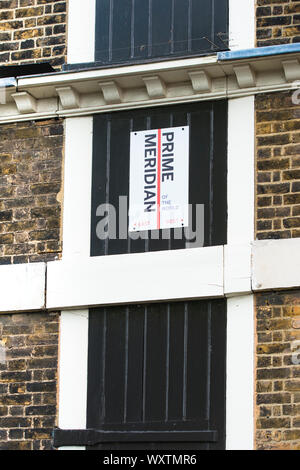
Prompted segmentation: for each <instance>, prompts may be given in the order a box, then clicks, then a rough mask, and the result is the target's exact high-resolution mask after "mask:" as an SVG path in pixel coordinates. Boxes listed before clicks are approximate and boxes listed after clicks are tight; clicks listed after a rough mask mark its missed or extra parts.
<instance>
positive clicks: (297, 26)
mask: <svg viewBox="0 0 300 470" xmlns="http://www.w3.org/2000/svg"><path fill="white" fill-rule="evenodd" d="M256 24H257V29H256V40H257V46H273V45H275V44H290V43H293V42H299V41H300V1H295V0H257V1H256Z"/></svg>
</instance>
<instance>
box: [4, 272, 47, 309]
mask: <svg viewBox="0 0 300 470" xmlns="http://www.w3.org/2000/svg"><path fill="white" fill-rule="evenodd" d="M45 271H46V264H45V263H27V264H12V265H8V266H6V265H2V266H0V312H24V311H32V310H40V309H43V308H44V307H45Z"/></svg>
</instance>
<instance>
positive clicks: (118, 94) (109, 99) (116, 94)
mask: <svg viewBox="0 0 300 470" xmlns="http://www.w3.org/2000/svg"><path fill="white" fill-rule="evenodd" d="M99 86H100V88H101V90H102V93H103V96H104V100H105V102H106V103H108V104H116V103H121V101H122V99H123V93H122V90H121V88H120V87H119V86H118V85H117V83H115V82H114V81H111V82H100V83H99Z"/></svg>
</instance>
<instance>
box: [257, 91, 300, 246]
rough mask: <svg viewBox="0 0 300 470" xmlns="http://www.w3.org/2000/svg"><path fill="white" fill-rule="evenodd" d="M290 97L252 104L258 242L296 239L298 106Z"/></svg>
mask: <svg viewBox="0 0 300 470" xmlns="http://www.w3.org/2000/svg"><path fill="white" fill-rule="evenodd" d="M292 93H293V92H291V91H287V92H282V93H271V94H266V95H264V94H262V95H258V96H257V97H256V100H255V103H256V122H257V126H256V129H257V130H256V133H257V147H256V155H257V172H256V175H257V199H256V200H257V221H256V237H257V238H258V239H271V238H293V237H299V236H300V105H294V104H293V103H292Z"/></svg>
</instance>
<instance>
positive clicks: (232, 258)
mask: <svg viewBox="0 0 300 470" xmlns="http://www.w3.org/2000/svg"><path fill="white" fill-rule="evenodd" d="M79 2H80V0H70V5H69V15H70V16H69V20H71V21H69V23H71V24H69V33H68V49H69V53H68V54H69V56H68V60H69V63H74V62H81V61H82V62H88V61H90V60H91V57H92V56H93V55H94V50H93V47H92V43H94V38H92V34H94V33H92V32H90V35H89V37H88V38H86V48H85V50H82V49H81V50H77V47H78V46H77V45H78V42H77V38H76V37H75V31H76V28H77V27H76V22H78V21H79V18H80V22H81V28H80V29H81V30H82V22H83V24H85V22H86V21H87V20H86V19H85V18H84V17H83V16H82V13H83V11H86V12H88V11H89V13H88V14H89V15H91V10H89V8H91V9H92V8H93V4H94V0H89V2H87V3H89V8H85V10H83V11H82V12H81V11H80V15H79V13H78V8H79ZM76 9H77V13H76ZM94 12H95V10H94ZM241 15H242V16H241ZM72 18H73V19H72ZM90 18H92V16H90ZM242 18H245V20H244V22H243V19H242ZM252 18H253V21H252ZM249 19H250V21H249ZM245 24H247V25H248V29H247V28H245ZM92 29H93V31H94V29H95V28H91V30H92ZM229 30H230V44H231V47H232V48H250V47H253V46H254V0H244V1H243V2H241V1H240V0H230V28H229ZM80 39H81V41H82V36H81V38H80ZM228 117H229V125H228V142H229V146H228V244H227V246H225V247H224V254H223V253H222V254H221V253H220V254H219V255H218V256H219V257H220V259H222V266H223V263H224V261H223V257H224V259H225V268H224V269H223V272H224V273H225V274H224V278H225V279H224V292H223V295H225V294H226V295H228V296H230V295H232V297H231V298H228V301H227V317H228V323H227V397H226V414H227V424H226V435H227V437H226V448H227V449H252V448H253V442H254V429H253V428H254V414H253V410H254V406H253V397H254V389H253V381H254V379H253V374H254V346H253V345H254V309H253V296H252V295H251V294H250V295H249V292H251V262H250V259H251V248H250V249H249V246H250V243H251V242H252V241H253V236H254V226H253V224H254V97H253V96H250V97H247V98H239V99H232V100H229V109H228ZM78 135H80V139H78V138H77V139H76V136H78ZM84 136H85V137H84ZM74 139H75V142H74ZM243 139H244V140H245V142H244V143H245V145H243V152H242V156H243V160H241V141H242V140H243ZM91 145H92V117H84V118H69V119H67V120H66V163H65V199H64V221H63V242H64V250H63V259H62V261H60V262H59V263H60V266H62V265H63V264H64V263H65V266H69V268H70V266H72V263H73V265H74V264H76V265H77V267H80V266H84V264H85V263H88V264H89V263H90V262H94V263H96V262H97V261H91V260H89V246H90V245H89V240H90V209H91V190H90V189H91V161H92V151H91ZM245 168H247V169H248V170H249V171H250V177H249V173H247V172H246V171H245ZM252 175H253V176H252ZM237 177H238V178H239V179H238V181H239V183H240V184H239V185H238V184H236V183H237V180H236V178H237ZM82 187H85V188H86V189H87V190H86V191H83V192H82V193H80V188H82ZM238 201H240V203H238ZM241 204H243V211H242V214H243V216H242V219H241V215H242V214H241V211H240V207H241ZM217 248H218V247H217ZM191 250H193V249H191ZM191 250H186V253H185V255H186V257H189V252H191ZM194 250H196V249H194ZM199 250H202V253H204V252H205V253H209V250H210V253H213V251H214V250H212V249H211V248H202V249H199ZM221 251H222V250H221ZM120 256H122V259H120V260H117V258H118V255H117V256H111V257H106V258H107V259H106V260H105V263H106V266H104V265H103V268H105V267H107V263H108V264H110V262H111V263H112V264H111V266H112V268H114V266H115V263H116V262H118V261H120V262H122V263H123V266H124V262H125V258H126V257H128V256H129V257H132V256H135V255H120ZM140 256H141V257H142V258H143V259H144V260H145V259H146V256H148V257H156V256H167V254H166V255H165V254H161V253H159V254H155V253H147V254H142V255H140ZM172 256H176V253H175V251H174V252H172ZM195 258H196V257H195ZM241 259H243V260H244V261H243V263H242V264H241ZM110 260H111V261H110ZM128 260H129V258H128ZM190 261H191V260H190ZM197 261H198V260H197ZM126 262H127V261H126ZM54 264H55V263H50V264H49V267H48V275H50V279H51V282H50V283H49V282H48V286H47V287H48V296H49V295H50V299H51V295H53V296H54V297H55V296H56V295H57V293H58V289H59V286H58V283H56V282H54V280H55V277H56V276H62V272H60V273H59V271H55V270H56V267H54ZM133 264H134V263H133ZM196 264H197V263H196ZM196 264H195V269H196V268H197V266H196ZM56 266H58V264H57V263H56ZM52 268H53V270H52ZM127 268H128V269H129V271H130V269H132V267H131V266H130V265H129V264H127ZM198 268H199V266H198ZM97 269H99V268H98V267H97ZM51 270H52V272H51ZM204 270H205V267H204V269H202V271H204ZM198 272H199V273H200V272H201V268H200V270H199V271H198ZM70 277H71V279H72V269H71V270H70V269H69V270H66V271H65V278H64V280H65V281H66V282H68V279H70ZM81 279H83V278H81ZM48 281H49V277H48ZM59 282H60V283H62V277H59ZM71 283H72V280H71ZM73 287H74V286H73ZM77 287H79V286H78V285H77ZM179 288H180V286H179ZM51 289H52V291H53V292H51ZM241 293H248V295H245V296H240V295H239V294H241ZM88 295H89V294H88ZM153 295H155V292H154V294H153ZM183 295H186V294H185V293H183ZM48 298H49V297H48ZM173 298H174V297H173ZM176 298H177V296H176ZM77 300H78V299H77ZM77 300H76V301H77ZM145 300H149V299H145ZM50 302H51V300H50ZM84 302H87V301H86V300H85V301H84ZM123 302H124V300H123ZM71 303H72V302H71ZM77 303H78V302H77ZM79 303H80V301H79ZM77 307H78V305H77ZM87 325H88V310H75V311H71V312H70V311H65V312H62V322H61V343H60V379H59V380H60V399H59V400H60V401H59V404H60V406H59V425H60V426H62V427H64V428H67V429H74V427H79V426H80V427H81V428H82V427H83V428H84V427H85V425H86V423H85V421H84V418H83V416H85V413H86V388H87V350H88V326H87ZM74 338H77V340H76V341H73V339H74ZM73 354H74V357H76V359H77V361H78V364H79V367H77V369H80V371H78V370H77V371H75V372H74V357H73ZM72 374H73V375H72ZM241 374H242V376H241ZM71 375H72V381H71V382H70V383H69V380H70V378H71ZM70 384H71V385H72V392H71V390H70ZM74 389H76V390H77V395H76V396H75V397H74V395H73V391H74ZM70 396H72V404H74V403H76V406H74V408H73V405H72V406H71V407H70V403H67V401H68V397H70ZM70 410H72V412H71V411H70ZM73 410H74V412H73Z"/></svg>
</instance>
